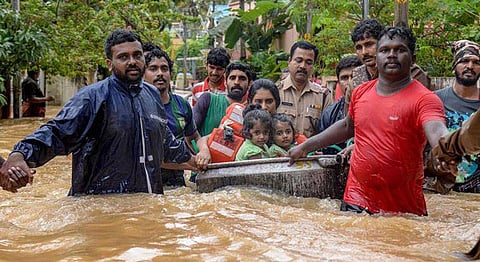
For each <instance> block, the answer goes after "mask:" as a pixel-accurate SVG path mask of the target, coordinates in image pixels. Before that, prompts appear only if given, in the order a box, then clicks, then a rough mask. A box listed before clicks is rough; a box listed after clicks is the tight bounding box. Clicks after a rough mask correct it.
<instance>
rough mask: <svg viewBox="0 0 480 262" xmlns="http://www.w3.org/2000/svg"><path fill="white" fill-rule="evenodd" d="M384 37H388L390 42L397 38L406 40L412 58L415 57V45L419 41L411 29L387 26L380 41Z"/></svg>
mask: <svg viewBox="0 0 480 262" xmlns="http://www.w3.org/2000/svg"><path fill="white" fill-rule="evenodd" d="M384 36H385V37H388V38H389V39H390V40H392V39H393V38H395V37H398V38H400V39H402V40H404V41H405V42H406V44H407V46H408V49H409V50H410V54H411V55H412V56H413V55H415V45H416V43H417V39H416V38H415V36H414V35H413V32H412V30H411V29H410V28H408V27H403V26H387V27H385V29H384V30H383V31H382V33H381V34H380V38H379V39H381V38H382V37H384ZM377 46H378V43H377Z"/></svg>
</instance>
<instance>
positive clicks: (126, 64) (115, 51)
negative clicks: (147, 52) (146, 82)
mask: <svg viewBox="0 0 480 262" xmlns="http://www.w3.org/2000/svg"><path fill="white" fill-rule="evenodd" d="M107 66H108V69H109V70H110V71H112V72H113V73H114V74H115V75H116V76H117V77H118V79H120V80H121V81H122V82H125V83H127V84H134V83H138V82H139V81H140V80H141V79H142V77H143V74H144V73H145V57H144V56H143V49H142V44H141V43H140V42H138V41H135V42H125V43H121V44H118V45H114V46H112V59H107Z"/></svg>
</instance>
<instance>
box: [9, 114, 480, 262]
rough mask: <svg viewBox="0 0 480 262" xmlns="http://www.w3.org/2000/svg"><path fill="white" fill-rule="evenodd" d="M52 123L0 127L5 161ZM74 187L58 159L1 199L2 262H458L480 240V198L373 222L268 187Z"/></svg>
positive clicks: (436, 202)
mask: <svg viewBox="0 0 480 262" xmlns="http://www.w3.org/2000/svg"><path fill="white" fill-rule="evenodd" d="M58 109H59V108H58V107H48V108H47V114H48V115H49V117H52V116H53V114H54V113H55V112H57V111H58ZM44 122H46V120H45V119H33V118H30V119H14V120H10V119H5V120H0V155H2V156H3V157H7V155H8V154H9V153H10V150H11V149H12V147H13V145H14V144H15V143H16V142H17V141H18V140H19V139H21V138H23V137H24V136H25V135H27V134H29V133H30V132H31V131H33V130H34V129H35V128H37V127H39V126H40V124H42V123H44ZM70 184H71V160H70V159H69V158H68V157H66V156H58V157H56V158H55V159H53V160H52V161H50V162H49V163H48V164H46V165H45V166H44V167H41V168H38V169H37V174H36V176H35V180H34V184H33V185H29V186H27V187H26V188H23V189H20V191H19V192H18V193H16V194H12V193H9V192H6V191H1V192H0V260H1V261H112V260H113V261H145V260H147V261H173V260H180V261H322V260H336V261H458V260H463V259H464V258H463V256H462V252H467V251H469V250H470V248H471V247H473V245H474V243H475V242H476V241H477V239H478V237H479V236H480V194H459V193H451V194H449V195H436V194H427V195H426V200H427V208H428V213H429V216H427V217H417V216H411V215H406V216H369V215H364V214H361V215H358V214H355V213H350V212H340V211H339V205H340V201H339V200H331V199H316V198H299V197H293V196H288V195H285V194H283V193H279V192H272V191H269V190H265V189H254V188H238V187H237V188H233V187H232V188H226V189H222V190H219V191H216V192H213V193H208V194H200V193H198V192H196V191H195V190H194V188H193V186H192V187H185V188H178V189H170V190H166V191H165V195H148V194H132V195H102V196H87V197H67V193H68V190H69V187H70Z"/></svg>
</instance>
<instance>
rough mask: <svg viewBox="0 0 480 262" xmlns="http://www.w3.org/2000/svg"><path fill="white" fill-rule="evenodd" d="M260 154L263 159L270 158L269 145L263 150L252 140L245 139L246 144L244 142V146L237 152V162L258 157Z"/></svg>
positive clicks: (264, 146)
mask: <svg viewBox="0 0 480 262" xmlns="http://www.w3.org/2000/svg"><path fill="white" fill-rule="evenodd" d="M258 154H261V155H262V158H270V154H269V153H268V147H267V145H263V148H262V147H259V146H257V145H255V144H254V143H252V141H251V140H250V139H245V142H243V144H242V146H241V147H240V149H239V150H238V152H237V156H236V157H235V160H236V161H240V160H248V158H249V157H251V156H254V155H258Z"/></svg>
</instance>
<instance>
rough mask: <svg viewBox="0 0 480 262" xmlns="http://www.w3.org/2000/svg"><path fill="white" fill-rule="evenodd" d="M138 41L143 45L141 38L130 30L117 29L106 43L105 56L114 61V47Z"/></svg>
mask: <svg viewBox="0 0 480 262" xmlns="http://www.w3.org/2000/svg"><path fill="white" fill-rule="evenodd" d="M135 41H138V42H140V44H141V45H142V48H143V43H142V39H141V38H140V36H139V35H138V34H137V33H135V32H133V31H130V30H125V29H116V30H114V31H112V32H111V33H110V35H109V36H108V38H107V40H106V41H105V55H106V57H107V58H108V59H112V46H116V45H119V44H123V43H125V42H135Z"/></svg>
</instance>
